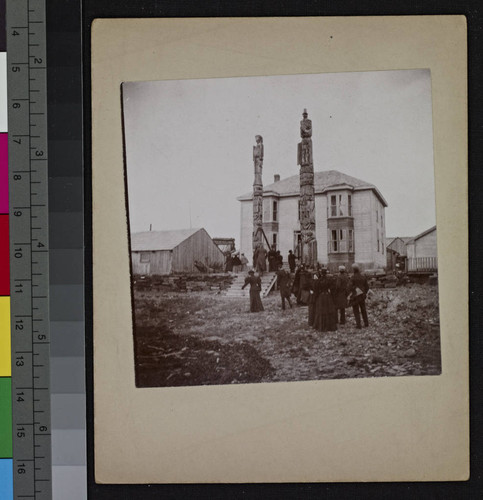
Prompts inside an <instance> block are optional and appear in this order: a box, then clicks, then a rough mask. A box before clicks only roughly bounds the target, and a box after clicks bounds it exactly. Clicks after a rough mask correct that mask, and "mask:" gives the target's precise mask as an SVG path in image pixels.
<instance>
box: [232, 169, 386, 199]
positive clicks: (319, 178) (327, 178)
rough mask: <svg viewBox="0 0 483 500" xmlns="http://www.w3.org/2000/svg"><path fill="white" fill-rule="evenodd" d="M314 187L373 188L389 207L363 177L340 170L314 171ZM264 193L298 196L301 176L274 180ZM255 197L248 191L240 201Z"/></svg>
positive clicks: (320, 189)
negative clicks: (359, 177)
mask: <svg viewBox="0 0 483 500" xmlns="http://www.w3.org/2000/svg"><path fill="white" fill-rule="evenodd" d="M314 188H315V193H316V194H317V193H325V192H326V191H330V190H332V189H337V188H340V189H344V188H349V189H352V190H354V191H356V190H365V189H372V190H373V191H375V193H376V195H377V196H378V197H379V199H380V200H381V202H382V204H383V205H384V206H386V207H387V202H386V200H385V199H384V197H383V196H382V194H381V193H380V192H379V190H378V189H377V188H376V186H374V184H369V183H368V182H365V181H363V180H361V179H357V178H356V177H352V176H350V175H347V174H344V173H342V172H339V171H338V170H327V171H325V172H314ZM263 193H264V195H270V194H274V195H275V196H280V197H284V196H298V195H299V194H300V176H299V175H292V176H291V177H287V178H286V179H283V180H280V181H278V182H273V183H272V184H268V185H266V186H264V187H263ZM252 197H253V193H246V194H244V195H242V196H239V197H238V198H237V199H238V200H239V201H248V200H251V199H252Z"/></svg>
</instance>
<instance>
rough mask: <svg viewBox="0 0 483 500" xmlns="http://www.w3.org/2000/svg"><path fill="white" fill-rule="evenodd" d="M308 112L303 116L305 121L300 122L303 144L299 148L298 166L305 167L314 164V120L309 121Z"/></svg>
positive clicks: (305, 111)
mask: <svg viewBox="0 0 483 500" xmlns="http://www.w3.org/2000/svg"><path fill="white" fill-rule="evenodd" d="M308 116H309V115H308V113H307V110H306V109H304V112H303V114H302V117H303V120H302V121H301V122H300V137H301V138H302V142H300V143H299V147H298V161H297V163H298V165H300V166H305V165H311V164H312V120H309V119H308Z"/></svg>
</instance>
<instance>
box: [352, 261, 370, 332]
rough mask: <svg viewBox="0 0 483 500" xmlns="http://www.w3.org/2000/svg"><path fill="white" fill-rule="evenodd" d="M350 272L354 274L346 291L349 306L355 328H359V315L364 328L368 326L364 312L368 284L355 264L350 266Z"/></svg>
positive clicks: (365, 312)
mask: <svg viewBox="0 0 483 500" xmlns="http://www.w3.org/2000/svg"><path fill="white" fill-rule="evenodd" d="M352 271H353V273H354V274H353V275H352V277H351V278H350V280H349V286H348V287H347V291H348V292H349V293H350V304H351V306H352V311H353V312H354V316H355V318H356V325H357V328H361V314H362V319H363V321H364V326H369V320H368V319H367V311H366V295H367V292H368V291H369V283H368V282H367V278H366V277H365V276H364V275H363V274H361V272H360V270H359V266H358V265H357V264H352Z"/></svg>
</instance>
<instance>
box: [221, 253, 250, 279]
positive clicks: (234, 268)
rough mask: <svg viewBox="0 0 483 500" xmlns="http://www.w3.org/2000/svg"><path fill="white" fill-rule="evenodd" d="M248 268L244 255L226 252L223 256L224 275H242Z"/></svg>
mask: <svg viewBox="0 0 483 500" xmlns="http://www.w3.org/2000/svg"><path fill="white" fill-rule="evenodd" d="M247 268H248V259H247V258H246V257H245V254H244V253H240V252H227V253H226V254H225V272H226V273H235V274H238V273H244V272H246V270H247Z"/></svg>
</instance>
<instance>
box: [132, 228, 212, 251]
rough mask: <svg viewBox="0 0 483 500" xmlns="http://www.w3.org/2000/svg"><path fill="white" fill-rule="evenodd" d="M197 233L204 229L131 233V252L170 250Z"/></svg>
mask: <svg viewBox="0 0 483 500" xmlns="http://www.w3.org/2000/svg"><path fill="white" fill-rule="evenodd" d="M198 231H204V229H200V228H197V229H176V230H173V231H143V232H141V233H132V234H131V251H132V252H142V251H152V250H172V249H173V248H176V247H177V246H178V245H179V244H180V243H182V242H183V241H184V240H186V239H188V238H189V237H190V236H192V235H193V234H195V233H197V232H198Z"/></svg>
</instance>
